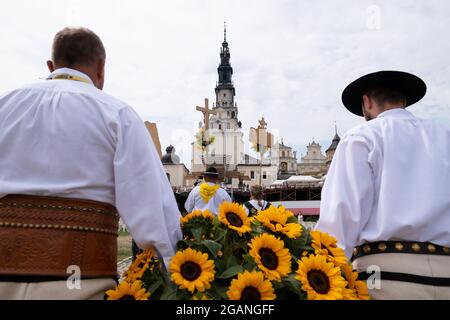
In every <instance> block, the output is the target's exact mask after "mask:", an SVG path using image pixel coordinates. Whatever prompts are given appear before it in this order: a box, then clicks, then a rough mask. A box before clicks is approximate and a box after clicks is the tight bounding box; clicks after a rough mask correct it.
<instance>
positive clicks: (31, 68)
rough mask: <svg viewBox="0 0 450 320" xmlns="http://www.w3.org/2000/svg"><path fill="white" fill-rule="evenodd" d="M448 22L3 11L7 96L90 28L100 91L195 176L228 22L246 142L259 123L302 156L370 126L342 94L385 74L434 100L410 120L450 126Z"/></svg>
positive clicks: (47, 3) (335, 9)
mask: <svg viewBox="0 0 450 320" xmlns="http://www.w3.org/2000/svg"><path fill="white" fill-rule="evenodd" d="M449 17H450V1H445V0H440V1H437V0H434V1H433V0H428V1H413V0H409V1H406V0H405V1H388V0H385V1H381V0H380V1H377V0H373V1H365V0H348V1H331V0H330V1H312V0H311V1H306V0H297V1H295V0H291V1H288V0H284V1H283V0H251V1H241V0H236V1H234V0H227V1H223V0H221V1H215V0H183V1H181V0H180V1H172V0H164V1H153V0H152V1H137V0H126V1H125V0H109V1H106V0H105V1H84V0H76V1H71V0H69V1H58V0H40V1H31V0H29V1H25V0H15V1H1V2H0V45H1V50H0V68H1V71H2V72H1V77H0V93H4V92H5V91H8V90H11V89H14V88H15V87H17V86H20V85H23V84H26V83H29V82H33V81H36V80H38V79H39V77H43V76H46V75H47V70H46V66H45V61H46V60H47V59H48V58H49V56H50V47H51V42H52V39H53V36H54V34H55V33H56V32H57V31H59V30H60V29H62V28H63V27H64V26H67V25H71V26H73V25H82V26H85V27H88V28H91V29H92V30H94V31H95V32H96V33H97V34H98V35H99V36H100V37H101V38H102V40H103V42H104V45H105V47H106V50H107V79H106V84H105V88H104V90H105V91H107V92H108V93H110V94H112V95H114V96H116V97H118V98H120V99H121V100H124V101H126V102H127V103H128V104H130V105H131V106H132V107H133V108H135V110H137V112H138V113H139V114H140V115H141V117H142V118H143V120H149V121H152V122H156V123H157V126H158V129H159V134H160V139H161V144H162V146H163V149H165V147H166V146H167V145H169V144H172V145H174V146H175V148H176V150H177V153H178V155H180V156H181V158H182V160H183V161H184V162H185V163H186V165H187V167H188V168H189V167H190V157H191V149H190V142H191V141H193V135H194V133H195V131H196V130H197V128H198V122H199V121H200V120H201V119H202V115H201V114H200V113H199V112H197V111H195V106H196V105H200V104H202V103H203V99H204V98H206V97H207V98H209V99H210V101H214V98H215V96H214V87H215V84H216V81H217V66H218V64H219V49H220V46H221V42H222V40H223V21H224V20H226V21H227V25H228V27H227V40H228V42H229V45H230V50H231V64H232V66H233V68H234V79H233V80H234V84H235V87H236V102H237V104H238V108H239V118H240V120H241V121H242V123H243V128H244V132H245V133H246V134H247V132H248V129H249V127H250V126H255V125H256V124H257V118H260V117H261V116H264V117H265V119H266V121H267V122H268V128H269V130H273V131H275V132H277V133H278V134H279V135H280V136H282V137H283V138H284V142H285V144H288V145H291V146H292V147H293V148H294V150H297V151H298V153H299V155H300V153H304V152H305V146H306V145H307V144H308V143H309V142H310V141H311V140H312V138H315V139H316V141H319V142H320V143H321V144H322V145H323V149H322V150H323V151H325V149H326V148H327V147H328V146H329V144H330V143H331V139H332V137H333V135H334V121H337V124H338V131H339V134H340V135H341V136H342V134H343V133H344V132H345V131H347V130H348V129H350V128H351V127H353V126H355V125H357V124H359V123H361V122H362V121H363V120H362V118H359V117H356V116H354V115H352V114H351V113H349V112H348V111H347V110H346V109H345V108H344V107H343V105H342V103H341V100H340V96H341V92H342V90H343V89H344V87H345V86H346V85H347V84H348V83H349V82H351V81H353V80H354V79H355V78H357V77H359V76H361V75H363V74H365V73H368V72H372V71H378V70H381V69H393V70H403V71H408V72H412V73H414V74H416V75H418V76H419V77H421V78H422V79H423V80H424V81H425V82H426V83H427V85H428V92H427V94H426V96H425V98H424V99H423V100H422V101H420V102H419V103H418V104H416V105H414V106H412V107H410V108H409V110H411V111H412V112H413V113H414V114H416V115H418V116H420V117H427V118H436V119H440V121H444V122H445V123H447V124H448V125H450V77H449V76H450V40H449V39H450V38H449V36H448V33H449V31H450V18H449ZM246 143H247V142H246ZM247 144H248V143H247ZM163 152H164V150H163Z"/></svg>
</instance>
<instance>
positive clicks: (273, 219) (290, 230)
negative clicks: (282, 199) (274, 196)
mask: <svg viewBox="0 0 450 320" xmlns="http://www.w3.org/2000/svg"><path fill="white" fill-rule="evenodd" d="M289 213H290V214H291V215H292V212H290V211H287V210H286V209H285V208H284V207H278V208H275V207H273V206H271V207H270V208H268V209H266V210H263V211H260V212H259V213H258V214H257V215H256V216H255V219H256V220H257V221H259V222H261V223H262V225H263V226H265V227H266V228H268V229H270V230H272V231H273V232H281V233H283V234H285V235H286V236H287V237H289V238H291V239H295V238H297V237H299V236H300V235H301V234H302V226H301V225H300V224H299V223H292V222H291V223H288V222H287V221H288V219H289V217H291V215H290V214H289Z"/></svg>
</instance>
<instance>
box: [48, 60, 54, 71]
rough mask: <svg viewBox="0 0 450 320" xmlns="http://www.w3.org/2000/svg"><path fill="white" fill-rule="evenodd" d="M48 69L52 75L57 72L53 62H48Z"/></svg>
mask: <svg viewBox="0 0 450 320" xmlns="http://www.w3.org/2000/svg"><path fill="white" fill-rule="evenodd" d="M47 68H48V70H49V71H50V73H52V72H53V71H55V65H54V64H53V61H51V60H47Z"/></svg>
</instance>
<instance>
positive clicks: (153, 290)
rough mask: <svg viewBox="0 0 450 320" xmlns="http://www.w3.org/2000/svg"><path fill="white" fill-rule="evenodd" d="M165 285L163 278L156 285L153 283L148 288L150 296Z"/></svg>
mask: <svg viewBox="0 0 450 320" xmlns="http://www.w3.org/2000/svg"><path fill="white" fill-rule="evenodd" d="M163 284H164V281H163V279H162V278H159V279H158V280H156V281H155V282H154V283H152V284H151V285H150V286H149V287H148V288H147V291H148V292H150V294H153V293H154V292H155V291H156V290H158V288H159V287H160V286H161V285H163Z"/></svg>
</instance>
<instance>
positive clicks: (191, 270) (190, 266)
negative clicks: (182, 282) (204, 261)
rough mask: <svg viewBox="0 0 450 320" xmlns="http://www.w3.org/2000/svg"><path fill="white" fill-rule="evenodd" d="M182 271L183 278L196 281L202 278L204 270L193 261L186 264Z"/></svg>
mask: <svg viewBox="0 0 450 320" xmlns="http://www.w3.org/2000/svg"><path fill="white" fill-rule="evenodd" d="M180 269H181V275H182V276H183V278H185V279H186V280H189V281H194V280H195V279H197V278H198V277H200V275H201V273H202V268H201V267H200V266H199V265H198V264H196V263H195V262H192V261H188V262H185V263H184V264H183V265H182V266H181V268H180Z"/></svg>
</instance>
